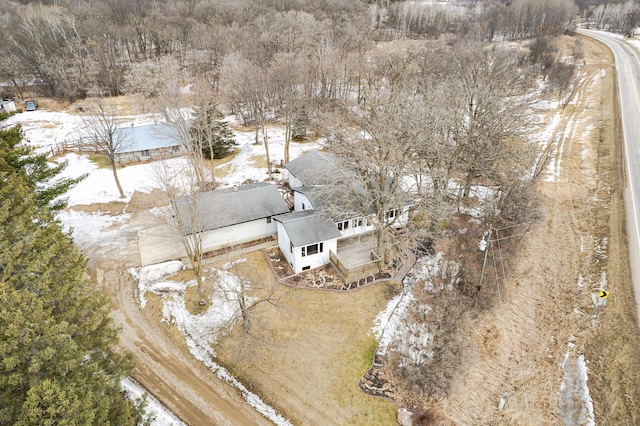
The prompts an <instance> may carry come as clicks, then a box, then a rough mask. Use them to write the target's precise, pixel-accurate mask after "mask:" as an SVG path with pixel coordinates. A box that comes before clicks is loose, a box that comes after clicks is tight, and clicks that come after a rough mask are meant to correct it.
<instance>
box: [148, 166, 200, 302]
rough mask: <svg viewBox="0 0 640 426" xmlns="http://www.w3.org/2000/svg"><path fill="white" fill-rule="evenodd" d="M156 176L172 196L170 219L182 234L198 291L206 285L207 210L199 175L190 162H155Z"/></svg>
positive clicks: (154, 171)
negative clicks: (204, 280) (205, 243)
mask: <svg viewBox="0 0 640 426" xmlns="http://www.w3.org/2000/svg"><path fill="white" fill-rule="evenodd" d="M153 178H154V179H155V181H156V182H157V183H158V184H159V186H160V188H161V189H162V190H163V191H164V192H166V193H167V195H168V196H169V200H170V207H171V216H170V218H169V220H170V223H171V224H172V225H173V226H174V227H175V229H176V231H177V232H178V233H179V235H180V236H181V238H182V245H183V247H184V249H185V252H186V254H187V258H188V259H189V263H190V264H191V267H192V268H193V272H194V275H195V277H196V282H197V283H198V291H202V288H203V287H202V286H203V264H202V261H203V258H204V257H203V255H204V239H205V231H206V229H207V227H208V226H207V225H208V220H207V214H206V211H205V209H204V207H203V203H202V199H201V194H200V193H199V192H198V179H197V176H196V174H195V173H194V170H193V168H192V166H191V165H190V163H189V162H171V163H168V162H166V161H161V162H156V163H154V164H153Z"/></svg>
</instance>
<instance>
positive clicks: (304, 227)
mask: <svg viewBox="0 0 640 426" xmlns="http://www.w3.org/2000/svg"><path fill="white" fill-rule="evenodd" d="M273 219H274V220H275V221H276V222H277V224H278V246H279V247H280V250H281V251H282V254H283V255H284V257H285V258H286V259H287V261H288V262H289V264H290V265H291V267H292V268H293V271H294V272H295V273H296V274H297V273H300V272H302V271H306V270H307V269H313V268H318V267H320V266H323V265H326V264H328V263H329V259H330V253H331V252H333V253H336V252H337V249H338V238H340V237H341V234H340V231H338V228H337V227H336V225H335V223H333V221H332V220H331V218H330V217H329V216H328V215H327V214H325V213H321V212H318V211H314V210H307V211H302V212H294V213H289V214H285V215H280V216H275V217H274V218H273Z"/></svg>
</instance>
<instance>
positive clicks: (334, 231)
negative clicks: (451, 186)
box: [275, 151, 413, 278]
mask: <svg viewBox="0 0 640 426" xmlns="http://www.w3.org/2000/svg"><path fill="white" fill-rule="evenodd" d="M285 168H286V169H287V172H288V183H289V187H290V188H291V191H292V192H293V209H294V213H290V214H288V215H284V216H278V217H276V218H275V219H276V221H277V222H278V245H279V247H280V250H281V251H282V253H283V255H284V256H285V257H286V258H287V260H288V261H289V263H290V264H291V267H292V268H293V270H294V272H295V273H299V272H302V271H303V270H307V269H313V268H317V267H319V266H322V265H325V264H328V263H330V262H333V263H334V264H336V267H337V268H338V270H339V271H341V272H342V275H343V278H344V277H345V276H347V275H349V271H348V270H355V269H358V268H359V267H361V266H362V265H365V264H367V265H370V264H371V263H372V262H375V261H376V260H377V256H376V254H375V253H374V252H372V251H371V250H368V251H367V250H365V252H364V253H360V256H359V259H356V256H349V259H346V256H345V257H342V259H341V255H340V244H339V243H340V242H345V244H343V247H346V246H347V245H348V242H347V240H349V238H350V237H356V236H361V235H364V234H370V233H372V232H373V231H374V229H375V226H374V225H373V224H374V220H375V216H376V212H375V210H374V209H373V207H372V206H371V205H367V206H366V208H364V209H358V208H355V206H354V201H353V199H352V198H350V197H349V196H348V192H349V191H347V189H348V185H347V184H351V183H353V179H355V174H354V173H352V172H351V170H350V168H349V165H348V163H346V162H345V161H344V160H343V159H341V158H340V157H337V156H335V155H333V154H329V153H325V152H319V151H311V152H309V153H307V154H305V155H303V156H301V157H298V158H296V159H295V160H293V161H290V162H289V163H287V164H285ZM346 180H350V181H351V182H345V181H346ZM353 187H356V188H357V185H352V186H351V188H353ZM365 199H366V198H365ZM412 206H413V202H412V201H411V200H407V201H406V202H405V203H403V205H402V206H398V208H395V209H392V210H390V211H388V212H386V213H385V217H386V219H387V220H388V221H389V222H390V226H394V227H402V226H405V225H406V224H407V222H408V220H409V209H410V208H411V207H412ZM313 228H316V229H317V232H313ZM282 234H286V235H282ZM309 249H311V255H310V254H309V251H310V250H309ZM363 255H364V256H363ZM378 266H379V265H378ZM372 268H373V267H370V266H368V267H367V270H368V272H371V269H372Z"/></svg>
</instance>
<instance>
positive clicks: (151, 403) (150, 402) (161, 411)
mask: <svg viewBox="0 0 640 426" xmlns="http://www.w3.org/2000/svg"><path fill="white" fill-rule="evenodd" d="M120 386H121V387H122V389H123V390H125V391H127V392H128V393H129V395H131V397H132V398H133V399H138V398H140V397H142V396H143V395H144V394H146V395H147V413H148V415H147V419H148V418H149V417H153V418H154V420H153V421H152V422H151V426H183V425H184V426H186V423H184V422H182V421H181V420H180V419H179V418H178V417H176V415H175V414H173V413H172V412H171V411H170V410H169V409H168V408H167V407H165V406H164V405H163V404H162V403H161V402H160V401H158V400H157V399H156V398H155V397H154V396H153V395H151V394H150V393H148V392H147V391H146V389H145V388H143V387H142V385H140V384H139V383H138V382H136V381H135V380H133V379H132V378H131V377H125V378H124V379H123V380H122V382H120Z"/></svg>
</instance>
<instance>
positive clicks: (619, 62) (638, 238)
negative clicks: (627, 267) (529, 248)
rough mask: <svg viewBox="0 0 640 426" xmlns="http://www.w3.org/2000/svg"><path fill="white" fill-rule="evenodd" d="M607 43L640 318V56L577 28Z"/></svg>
mask: <svg viewBox="0 0 640 426" xmlns="http://www.w3.org/2000/svg"><path fill="white" fill-rule="evenodd" d="M578 33H580V34H583V35H586V36H589V37H592V38H594V39H596V40H598V41H601V42H602V43H604V44H605V45H607V46H608V47H609V48H610V49H611V51H612V52H613V55H614V57H615V62H616V71H617V79H618V94H619V100H620V114H621V117H622V130H623V137H624V146H625V161H626V163H627V164H626V186H625V202H626V205H627V223H628V228H629V229H628V233H629V234H628V235H629V253H630V257H631V272H632V276H633V288H634V293H635V297H636V307H637V309H638V318H640V227H639V226H638V223H640V218H638V212H640V205H639V204H638V203H640V93H639V92H638V90H639V89H640V59H639V58H638V52H637V51H636V50H635V49H633V48H632V47H631V46H630V45H629V44H627V43H625V41H624V40H622V39H619V38H615V37H612V36H610V35H608V34H607V33H603V32H600V31H591V30H578Z"/></svg>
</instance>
